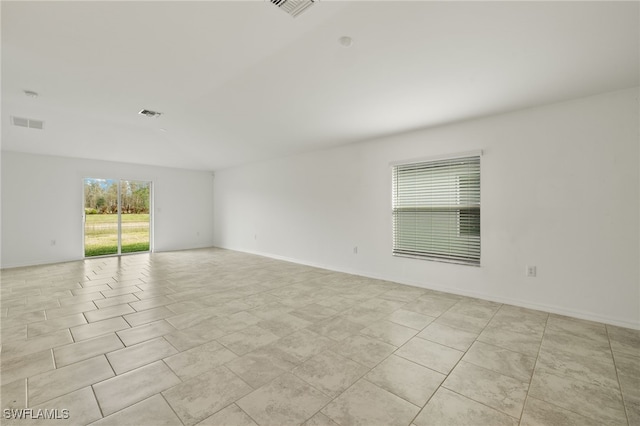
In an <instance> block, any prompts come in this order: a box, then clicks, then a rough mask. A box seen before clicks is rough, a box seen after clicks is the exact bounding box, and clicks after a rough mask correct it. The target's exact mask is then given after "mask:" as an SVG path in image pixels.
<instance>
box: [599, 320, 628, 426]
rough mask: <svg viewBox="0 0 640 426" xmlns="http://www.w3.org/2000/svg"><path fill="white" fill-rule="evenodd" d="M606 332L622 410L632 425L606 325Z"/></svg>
mask: <svg viewBox="0 0 640 426" xmlns="http://www.w3.org/2000/svg"><path fill="white" fill-rule="evenodd" d="M604 329H605V332H606V333H607V342H608V343H609V350H610V351H611V358H612V359H613V369H614V370H615V372H616V381H617V382H618V390H619V391H620V399H621V400H622V408H624V415H625V417H626V418H627V424H628V425H630V424H631V421H630V420H629V413H628V412H627V402H626V398H625V396H624V393H622V384H621V383H620V374H619V373H618V365H617V363H616V356H615V353H614V352H613V346H611V336H609V327H607V325H606V324H605V326H604Z"/></svg>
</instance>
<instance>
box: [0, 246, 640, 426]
mask: <svg viewBox="0 0 640 426" xmlns="http://www.w3.org/2000/svg"><path fill="white" fill-rule="evenodd" d="M1 301H2V303H1V308H2V311H1V324H2V327H1V329H2V355H1V364H0V373H1V393H2V408H3V409H6V408H9V409H11V408H14V409H20V408H25V407H30V408H33V409H34V411H33V413H36V414H37V411H36V410H37V409H48V410H55V409H57V410H63V409H66V410H68V413H69V419H68V420H66V421H64V420H57V421H56V422H55V424H73V425H85V424H94V425H127V424H128V425H150V426H156V425H196V424H197V425H255V424H259V425H289V424H302V423H305V422H306V423H305V424H307V425H335V424H339V425H368V426H376V425H415V426H423V425H425V426H426V425H437V424H442V425H455V424H471V425H503V424H504V425H518V424H520V425H544V424H548V425H627V424H628V425H639V424H640V332H639V331H635V330H630V329H624V328H619V327H613V326H609V325H604V324H600V323H595V322H588V321H582V320H577V319H572V318H567V317H562V316H558V315H553V314H547V313H544V312H539V311H532V310H527V309H523V308H518V307H514V306H509V305H502V304H499V303H493V302H488V301H484V300H479V299H473V298H468V297H460V296H455V295H451V294H446V293H441V292H436V291H430V290H425V289H421V288H415V287H409V286H405V285H400V284H396V283H392V282H386V281H381V280H375V279H368V278H363V277H359V276H353V275H348V274H343V273H337V272H332V271H327V270H322V269H317V268H311V267H306V266H301V265H296V264H292V263H287V262H281V261H277V260H272V259H267V258H262V257H258V256H252V255H247V254H242V253H238V252H233V251H226V250H219V249H205V250H190V251H183V252H174V253H156V254H141V255H134V256H126V257H121V258H117V257H114V258H97V259H90V260H85V261H79V262H70V263H64V264H57V265H45V266H36V267H29V268H17V269H9V270H3V271H2V286H1ZM9 413H11V412H9ZM54 413H55V412H54ZM61 413H62V411H59V412H58V415H60V414H61ZM6 416H7V412H6V411H3V417H5V418H3V421H2V423H3V424H7V425H9V424H52V423H51V421H43V420H40V421H35V422H31V421H25V420H10V419H6Z"/></svg>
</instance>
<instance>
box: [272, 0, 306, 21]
mask: <svg viewBox="0 0 640 426" xmlns="http://www.w3.org/2000/svg"><path fill="white" fill-rule="evenodd" d="M270 1H271V3H273V4H275V5H276V6H278V7H279V8H280V9H282V10H284V11H285V12H287V13H288V14H289V15H291V16H293V17H294V18H295V17H296V16H298V15H300V14H301V13H302V12H304V11H305V10H307V9H308V8H309V7H310V6H311V5H313V3H315V2H316V1H317V0H270Z"/></svg>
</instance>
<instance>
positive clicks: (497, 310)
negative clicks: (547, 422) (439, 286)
mask: <svg viewBox="0 0 640 426" xmlns="http://www.w3.org/2000/svg"><path fill="white" fill-rule="evenodd" d="M458 303H460V300H458V302H456V303H454V304H453V305H452V306H451V307H450V308H449V309H447V310H446V311H445V312H443V313H441V314H440V315H438V316H437V317H436V319H435V320H433V321H432V322H431V323H430V324H429V325H431V324H432V323H434V322H435V321H437V319H438V318H440V317H441V316H442V315H444V314H446V313H447V312H449V311H450V310H451V309H453V307H454V306H456V305H457V304H458ZM503 306H504V303H500V306H499V307H498V309H496V311H495V312H494V313H493V315H491V319H489V321H487V323H486V324H485V325H484V327H482V330H481V331H480V332H479V333H478V335H477V336H476V338H475V339H474V340H473V342H472V343H471V344H470V345H469V347H468V348H467V349H466V350H464V351H461V352H464V353H463V354H462V356H461V357H460V359H459V360H458V361H457V362H456V363H455V365H454V366H453V367H451V369H450V370H449V372H448V373H447V374H445V378H444V379H443V380H442V382H441V383H440V385H439V386H438V388H437V389H436V390H435V391H434V392H433V394H431V396H430V397H429V399H428V400H427V402H425V404H424V405H423V406H422V408H420V411H418V414H416V415H415V417H414V418H413V419H412V420H411V422H410V423H409V424H412V423H413V422H415V420H416V419H417V418H418V416H419V415H420V413H421V412H422V410H424V409H425V407H426V406H427V405H428V404H429V401H431V399H432V398H433V396H434V395H435V394H436V393H437V392H438V390H439V389H440V388H444V389H446V390H448V391H450V392H454V393H456V394H458V395H460V396H462V397H464V398H467V399H469V400H471V401H474V402H477V403H478V404H482V405H484V406H485V407H488V408H490V409H492V410H495V411H498V412H500V413H503V412H502V411H500V410H498V409H496V408H493V407H490V406H488V405H487V404H485V403H483V402H480V401H476V400H475V399H473V398H470V397H468V396H466V395H462V394H460V393H458V392H456V391H454V390H451V389H449V388H447V387H445V386H444V383H445V382H446V381H447V379H448V378H449V376H450V375H451V373H453V371H454V370H455V369H456V367H457V366H458V365H459V364H460V362H462V359H463V358H464V356H465V355H466V354H467V352H468V351H469V349H470V348H471V347H472V346H473V344H474V343H476V342H478V337H480V335H481V334H482V332H483V331H484V330H485V329H486V328H487V327H488V326H489V324H490V323H491V321H493V319H494V318H495V316H496V315H497V314H498V312H499V311H500V309H502V307H503ZM429 325H427V326H426V327H425V328H427V327H428V326H429ZM451 328H455V329H456V330H462V331H467V332H469V331H468V330H464V329H460V328H458V327H451ZM419 338H420V337H419ZM433 343H437V342H433ZM442 346H445V345H442ZM446 347H448V346H446ZM451 349H455V348H451ZM398 356H400V355H398ZM465 362H466V361H465ZM474 365H475V364H474ZM488 371H491V370H488ZM494 373H495V372H494ZM441 374H442V373H441ZM498 374H500V373H498ZM503 414H505V415H507V416H509V417H511V418H515V417H512V416H510V415H509V414H506V413H503Z"/></svg>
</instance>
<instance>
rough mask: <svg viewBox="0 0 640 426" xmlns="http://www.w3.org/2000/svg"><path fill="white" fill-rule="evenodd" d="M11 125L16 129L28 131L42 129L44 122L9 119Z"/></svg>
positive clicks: (21, 118) (19, 118)
mask: <svg viewBox="0 0 640 426" xmlns="http://www.w3.org/2000/svg"><path fill="white" fill-rule="evenodd" d="M11 124H13V125H14V126H18V127H26V128H28V129H38V130H42V129H44V121H42V120H34V119H32V118H23V117H11Z"/></svg>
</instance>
